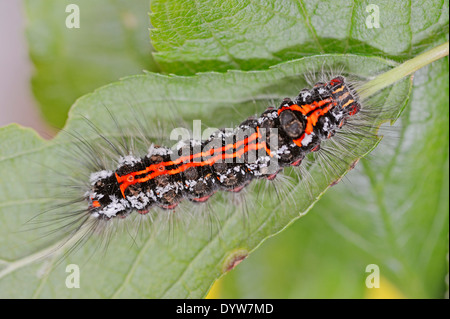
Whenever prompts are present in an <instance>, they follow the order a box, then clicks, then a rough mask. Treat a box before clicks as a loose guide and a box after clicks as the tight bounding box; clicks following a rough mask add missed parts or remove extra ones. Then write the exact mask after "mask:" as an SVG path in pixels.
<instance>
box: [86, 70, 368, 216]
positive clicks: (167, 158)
mask: <svg viewBox="0 0 450 319" xmlns="http://www.w3.org/2000/svg"><path fill="white" fill-rule="evenodd" d="M359 109H360V105H359V103H358V102H357V97H356V94H355V92H354V91H352V88H351V87H350V86H348V84H347V83H345V79H344V78H343V77H336V78H334V79H332V80H331V81H329V82H328V83H317V84H316V85H315V86H314V88H312V89H311V90H308V89H304V90H302V91H301V92H300V94H299V95H298V96H297V97H296V98H295V99H294V101H292V100H291V99H289V98H286V99H284V100H283V102H282V103H281V105H280V107H279V108H278V109H274V108H269V109H267V110H266V111H265V112H264V113H262V114H261V115H260V116H259V117H257V118H250V119H248V120H246V121H244V122H243V123H241V124H240V125H239V126H238V128H237V129H236V130H235V131H234V132H226V131H225V130H220V131H218V132H216V133H214V134H213V135H212V136H211V137H210V139H209V140H206V141H203V142H199V141H195V140H190V141H188V142H187V144H181V145H179V146H178V147H177V150H176V151H175V152H173V151H172V150H170V149H167V148H163V147H154V146H153V145H152V146H151V147H150V149H149V152H148V155H147V156H145V157H143V158H136V157H134V156H132V155H127V156H124V157H121V159H120V160H119V167H118V168H117V169H116V170H115V171H112V170H105V169H102V170H100V171H97V172H93V173H92V174H91V177H90V182H91V185H92V186H91V189H90V190H89V191H88V192H87V193H86V201H87V202H89V205H88V208H87V213H88V214H90V215H92V216H93V217H95V218H99V219H110V218H114V217H125V216H127V215H128V214H130V213H131V212H132V211H133V210H137V211H138V212H139V213H141V214H145V213H147V212H148V210H149V209H150V208H152V206H158V207H160V208H164V209H173V208H175V207H176V206H177V204H178V203H179V202H180V201H181V199H182V198H188V199H190V200H192V201H196V202H204V201H206V200H207V199H208V198H209V197H210V196H211V195H212V194H213V193H214V192H216V191H217V190H229V191H233V192H238V191H240V190H242V188H243V187H245V186H246V185H247V184H248V183H249V182H250V181H251V180H252V179H254V178H261V177H265V178H268V179H273V178H274V177H275V176H276V174H277V172H278V171H280V170H281V169H282V168H283V167H285V166H297V165H300V163H301V161H302V160H303V158H304V157H305V155H306V154H308V153H309V152H311V151H317V150H318V149H319V147H320V141H321V140H324V139H328V138H331V137H332V136H333V135H334V134H335V132H336V130H338V129H339V128H340V127H342V126H343V125H344V124H345V121H346V120H347V118H348V117H349V116H352V115H355V114H356V113H357V112H358V111H359ZM273 129H277V130H278V132H277V133H274V132H272V131H271V130H273ZM262 131H263V132H262ZM263 135H264V136H263ZM270 140H275V142H277V143H276V144H278V145H277V146H274V145H273V144H275V143H272V146H271V145H270ZM267 141H269V142H267ZM254 151H257V153H258V154H252V152H254ZM252 155H253V156H252Z"/></svg>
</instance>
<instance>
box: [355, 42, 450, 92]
mask: <svg viewBox="0 0 450 319" xmlns="http://www.w3.org/2000/svg"><path fill="white" fill-rule="evenodd" d="M448 49H449V43H448V42H446V43H444V44H441V45H439V46H437V47H435V48H433V49H431V50H429V51H426V52H424V53H422V54H420V55H418V56H416V57H414V58H412V59H411V60H408V61H406V62H404V63H403V64H400V65H399V66H397V67H395V68H393V69H392V70H389V71H387V72H385V73H383V74H380V75H378V76H377V77H376V78H374V79H373V80H370V81H368V82H366V83H365V84H363V86H362V87H361V89H360V96H361V98H363V99H366V98H368V97H369V96H371V95H372V94H374V93H376V92H378V91H380V90H382V89H384V88H385V87H387V86H389V85H391V84H394V83H395V82H397V81H399V80H401V79H402V78H403V77H405V76H407V75H410V74H412V73H414V72H416V71H417V70H419V69H420V68H422V67H424V66H426V65H427V64H430V63H431V62H434V61H436V60H439V59H440V58H443V57H445V56H447V55H448Z"/></svg>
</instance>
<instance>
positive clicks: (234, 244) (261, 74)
mask: <svg viewBox="0 0 450 319" xmlns="http://www.w3.org/2000/svg"><path fill="white" fill-rule="evenodd" d="M324 64H325V65H328V66H335V67H338V66H339V67H340V68H341V69H343V70H344V71H345V72H346V73H349V74H355V75H357V76H358V77H361V78H367V77H369V76H371V75H372V74H373V73H374V72H382V71H383V70H388V69H390V68H391V67H392V65H393V64H392V62H390V61H385V60H382V59H380V58H368V57H360V56H353V55H345V56H342V55H337V56H320V57H311V58H304V59H300V60H296V61H292V62H289V63H284V64H280V65H276V66H275V67H273V68H271V69H269V70H266V71H256V72H255V71H253V72H242V71H230V72H227V73H225V74H220V73H205V74H199V75H197V76H194V77H177V76H170V77H169V76H163V75H157V74H147V75H143V76H135V77H130V78H126V79H124V80H122V81H121V82H118V83H114V84H111V85H109V86H106V87H104V88H102V89H99V90H97V91H95V92H94V93H92V94H90V95H87V96H85V97H83V98H81V99H79V100H78V101H77V103H76V104H75V106H74V107H73V108H72V111H71V113H70V116H69V121H68V123H67V126H66V128H65V130H66V132H67V133H69V134H59V135H58V136H57V137H56V138H55V139H54V140H52V141H44V140H41V139H39V138H38V137H37V136H36V135H35V134H34V133H33V132H31V131H30V130H27V129H23V128H20V127H18V126H16V125H11V126H7V127H5V128H3V129H1V130H0V141H1V142H0V143H1V145H0V150H1V151H0V178H1V182H0V185H1V186H0V187H1V188H0V196H1V198H0V203H1V205H0V218H1V223H0V227H1V230H0V233H1V234H2V236H1V245H0V258H1V264H0V266H1V267H2V268H1V270H0V292H1V296H3V297H32V296H33V297H49V298H50V297H85V298H86V297H180V298H184V297H202V296H205V294H206V293H207V292H208V289H209V287H210V286H211V284H212V283H213V281H214V280H215V279H216V278H218V277H219V276H220V275H221V274H222V273H224V272H225V271H226V270H228V269H229V268H231V266H232V265H233V264H234V263H235V262H236V260H237V259H241V258H242V257H245V256H246V255H247V254H248V253H249V252H251V251H253V250H254V249H255V248H256V247H257V246H258V245H259V244H260V243H261V242H262V241H263V240H264V239H266V238H268V237H270V236H272V235H274V234H276V233H277V232H279V231H280V230H282V229H283V228H285V227H286V226H287V225H289V224H290V223H292V221H293V220H295V219H297V218H298V217H299V216H301V215H303V214H305V213H306V212H307V211H308V210H309V208H310V207H311V206H312V205H313V203H314V202H315V201H316V200H317V199H318V198H319V197H321V196H322V194H323V193H324V192H325V191H326V190H327V189H328V187H329V185H330V183H331V182H333V181H335V180H337V179H339V178H340V177H341V176H342V175H344V174H345V173H346V172H347V171H348V170H349V168H350V167H351V165H352V163H353V162H354V161H355V160H356V159H357V158H359V157H361V156H362V155H364V154H365V153H367V152H369V151H370V150H371V149H372V148H373V147H374V146H375V145H376V144H377V143H378V140H377V139H373V138H364V139H361V141H360V143H359V146H358V147H357V148H356V149H355V150H354V151H355V152H356V153H357V154H354V155H350V153H349V154H348V155H346V156H343V157H342V158H341V160H342V163H345V165H342V166H341V167H339V168H336V170H335V171H333V172H330V174H324V172H323V170H322V168H321V167H320V165H319V162H318V161H315V162H312V164H311V165H310V166H307V167H305V168H306V169H307V171H308V173H309V174H308V175H311V179H310V181H314V182H313V183H305V182H301V181H299V180H298V177H297V175H296V174H295V172H294V171H293V170H292V169H290V170H286V173H287V174H289V175H291V177H292V178H294V184H293V187H292V188H289V189H287V190H286V191H287V193H285V196H286V197H278V196H277V195H276V192H275V190H274V189H273V188H271V187H269V188H268V189H267V190H266V191H264V188H265V183H264V181H260V182H254V183H252V185H250V186H249V188H248V194H247V197H246V201H245V205H244V206H245V207H247V208H248V209H249V211H248V216H246V215H245V214H244V212H243V211H245V210H244V209H243V207H242V206H241V208H239V207H240V206H239V204H235V205H230V197H229V196H228V195H229V194H226V193H221V194H216V195H215V196H214V198H213V199H212V201H211V206H210V207H211V210H210V211H209V212H208V214H211V215H212V218H213V219H214V220H217V221H216V222H215V223H213V225H212V227H210V226H207V224H206V221H205V220H203V219H202V218H198V219H195V220H194V221H193V222H191V223H190V224H189V227H182V226H180V227H176V228H173V229H172V230H173V232H174V234H173V235H174V238H173V239H170V238H171V237H170V234H168V232H167V226H166V227H165V228H164V227H162V226H163V221H162V220H159V219H157V220H156V221H155V224H156V229H159V228H162V230H161V231H159V232H158V231H154V232H152V233H148V232H146V231H145V230H143V231H141V232H140V235H139V236H138V238H137V239H136V243H134V241H133V231H134V230H135V227H133V225H131V224H128V226H129V228H128V229H127V231H126V232H118V233H117V234H116V236H114V239H113V240H112V241H111V243H110V244H109V248H108V251H107V252H106V253H103V252H102V251H101V250H95V249H94V248H95V245H96V244H97V243H99V242H100V238H99V237H98V236H93V238H91V239H90V244H87V245H85V246H83V247H81V248H80V249H79V250H78V251H77V252H76V253H74V254H71V255H69V257H68V258H67V259H65V260H63V262H61V263H59V264H58V263H57V261H58V258H57V257H55V256H52V255H50V256H48V252H49V251H52V247H51V246H49V245H52V244H54V243H50V244H46V245H44V244H43V242H45V241H42V240H36V239H37V236H38V235H39V234H40V232H39V230H38V229H37V230H35V231H29V232H18V230H20V229H22V228H21V227H22V225H23V224H24V223H25V222H26V221H27V220H29V219H30V218H32V217H33V216H35V215H36V214H37V213H39V212H40V211H43V210H44V209H45V208H46V207H48V206H49V205H51V204H54V203H57V202H58V201H59V200H60V195H61V191H64V186H62V187H63V188H61V186H60V187H56V189H55V185H58V184H67V182H68V177H67V176H66V177H64V176H60V174H59V173H61V172H62V173H64V174H66V175H69V176H75V175H77V174H79V172H78V171H77V170H76V169H75V167H72V166H68V163H65V162H64V160H63V157H62V155H61V154H63V153H68V152H69V153H73V154H77V153H78V154H79V150H78V149H77V143H76V141H74V140H73V138H72V139H71V138H70V137H69V136H70V134H79V135H82V136H84V137H85V138H86V139H87V140H88V141H90V142H91V143H97V142H98V139H99V138H98V136H97V135H96V134H95V133H94V132H93V130H92V129H91V128H90V126H89V124H88V123H87V122H86V120H85V118H87V119H89V120H90V121H92V123H93V124H94V125H96V126H98V127H99V128H100V129H101V131H102V133H103V134H104V136H106V137H114V136H117V135H118V134H119V133H120V131H119V130H118V129H117V127H116V125H115V123H114V121H113V120H112V119H111V118H110V117H109V115H108V113H109V112H111V113H112V114H114V117H115V118H116V119H117V122H118V125H119V126H120V127H122V128H124V127H125V128H126V127H128V128H129V127H132V126H136V121H135V120H133V119H136V118H135V117H133V115H132V114H133V113H134V111H133V110H135V109H136V108H140V111H139V112H142V118H144V119H145V121H147V122H148V126H150V127H152V126H154V125H157V123H158V122H160V123H162V124H164V123H165V125H167V123H170V121H173V119H174V116H175V114H176V115H177V116H178V117H180V118H182V119H184V120H185V121H186V122H187V123H189V122H190V121H191V120H192V119H201V120H202V121H203V124H204V125H206V126H214V127H229V126H230V125H231V123H234V124H237V123H239V122H241V121H242V120H243V119H245V117H246V116H249V115H252V114H255V113H260V112H262V111H263V110H264V109H265V107H267V106H268V99H273V100H274V101H277V102H276V103H278V102H279V101H280V100H281V99H282V98H283V97H285V96H294V95H295V94H297V92H298V90H299V88H302V87H306V86H307V83H306V81H305V74H306V75H308V74H309V75H311V72H313V71H314V70H319V69H320V68H322V67H323V65H324ZM410 84H411V82H410V80H409V79H405V80H403V81H401V82H398V83H397V84H395V85H394V86H391V87H390V88H388V89H386V90H384V91H383V93H382V94H381V95H379V96H377V97H376V99H377V101H383V103H381V104H379V112H377V113H376V115H377V116H376V117H374V118H373V123H372V124H373V125H375V126H376V125H378V124H380V123H381V122H383V121H386V120H388V119H391V118H393V117H395V114H396V113H397V112H398V111H399V110H401V109H402V107H403V106H404V104H405V101H407V99H408V96H409V93H410ZM128 105H133V106H134V107H133V109H131V108H130V107H127V106H128ZM168 105H169V106H170V108H168ZM105 106H106V107H107V108H106V107H105ZM388 106H389V107H388ZM392 106H394V109H391V107H392ZM385 107H386V108H385ZM162 110H164V111H162ZM391 111H393V112H391ZM135 114H140V113H135ZM305 176H307V175H305ZM36 181H40V183H36ZM269 185H272V184H269ZM52 186H53V187H52ZM306 188H308V190H307V189H306ZM231 198H232V197H231ZM289 199H292V200H289ZM342 200H343V201H342V202H341V204H342V205H344V204H345V203H347V201H348V199H342ZM158 214H159V215H161V214H163V212H162V211H158ZM176 216H177V217H178V218H181V219H183V210H178V211H177V215H176ZM122 222H127V220H124V221H122ZM216 223H217V224H218V225H219V226H217V224H216ZM214 225H215V226H214ZM299 244H300V243H299ZM93 254H94V256H93V257H92V255H93ZM43 256H44V257H43ZM233 256H234V257H233ZM37 257H41V258H40V259H38V260H37V261H36V260H35V259H36V258H37ZM71 263H73V264H77V265H79V266H80V270H81V288H80V289H67V288H66V286H65V278H66V276H67V273H65V271H64V270H65V267H64V266H65V265H67V264H71Z"/></svg>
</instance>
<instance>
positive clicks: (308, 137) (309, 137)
mask: <svg viewBox="0 0 450 319" xmlns="http://www.w3.org/2000/svg"><path fill="white" fill-rule="evenodd" d="M313 136H314V133H311V134H306V135H305V137H304V138H303V140H302V146H308V144H309V143H311V142H312V138H313Z"/></svg>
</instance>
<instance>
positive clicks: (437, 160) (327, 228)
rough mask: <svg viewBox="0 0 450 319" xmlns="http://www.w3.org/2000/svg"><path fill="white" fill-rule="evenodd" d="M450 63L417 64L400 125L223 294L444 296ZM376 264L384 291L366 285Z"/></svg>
mask: <svg viewBox="0 0 450 319" xmlns="http://www.w3.org/2000/svg"><path fill="white" fill-rule="evenodd" d="M448 71H449V65H448V60H447V59H443V60H440V61H437V62H435V63H433V64H432V65H430V66H428V67H426V68H424V69H423V70H420V71H418V72H416V74H415V77H414V87H413V93H412V97H411V102H410V103H409V105H408V106H407V107H406V108H405V111H404V113H403V115H402V116H401V118H400V120H399V121H398V122H397V124H398V125H396V126H395V129H392V130H390V131H388V132H387V133H386V138H385V139H384V140H383V141H382V142H381V143H380V145H379V146H378V147H377V149H375V150H374V151H373V152H372V153H371V154H370V157H368V158H366V159H363V160H362V163H360V164H359V166H357V169H355V170H353V171H352V172H351V173H350V174H348V179H347V181H345V180H344V182H343V183H340V184H339V185H337V186H336V187H335V188H333V189H332V190H330V191H329V192H327V193H326V194H325V195H324V196H323V198H322V199H321V200H320V201H319V202H318V203H317V204H316V205H315V206H314V208H313V209H312V211H311V212H310V213H309V214H308V216H306V217H305V218H302V220H301V222H299V223H295V224H294V225H293V226H292V227H291V228H289V229H288V230H286V231H285V232H283V233H282V234H280V235H279V236H277V237H276V238H273V239H271V240H269V241H268V242H267V244H266V245H264V246H262V247H261V248H260V249H258V250H257V251H256V252H255V254H252V255H251V256H250V257H249V258H248V260H247V261H246V262H245V263H243V264H242V265H240V266H239V267H238V268H237V269H236V270H234V271H233V272H232V273H230V274H229V275H227V276H226V277H224V280H223V282H222V289H221V292H220V297H223V298H230V297H233V298H364V297H369V296H371V295H372V294H373V293H374V292H373V290H380V292H379V293H378V295H379V296H380V297H382V298H387V297H389V296H393V295H395V297H400V296H403V297H408V298H443V297H444V292H445V289H446V287H445V276H446V274H448V264H447V263H446V259H447V257H446V256H447V254H448V231H449V220H448V218H449V216H448V213H449V206H448V205H449V198H448V191H449V185H448V182H449V172H448V165H449V162H448V160H449V158H448V156H449V152H448V149H449V148H448V147H449V131H448V127H449V108H448V99H449V97H448V92H449V81H448ZM361 164H362V165H361ZM369 264H377V265H378V266H379V268H380V275H381V276H382V279H381V282H380V288H379V289H376V288H373V289H368V288H366V286H365V280H366V277H367V276H368V275H369V273H366V272H365V271H366V266H367V265H369ZM280 269H282V270H283V271H280ZM261 278H264V284H261ZM389 283H390V284H391V285H393V286H394V287H395V288H396V289H397V290H398V292H397V293H393V292H392V290H391V288H390V285H389Z"/></svg>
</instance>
